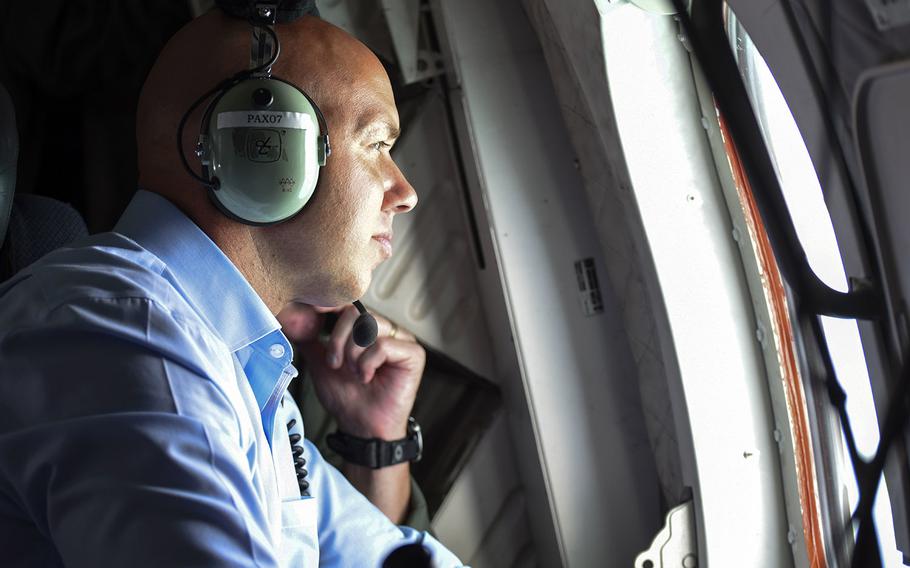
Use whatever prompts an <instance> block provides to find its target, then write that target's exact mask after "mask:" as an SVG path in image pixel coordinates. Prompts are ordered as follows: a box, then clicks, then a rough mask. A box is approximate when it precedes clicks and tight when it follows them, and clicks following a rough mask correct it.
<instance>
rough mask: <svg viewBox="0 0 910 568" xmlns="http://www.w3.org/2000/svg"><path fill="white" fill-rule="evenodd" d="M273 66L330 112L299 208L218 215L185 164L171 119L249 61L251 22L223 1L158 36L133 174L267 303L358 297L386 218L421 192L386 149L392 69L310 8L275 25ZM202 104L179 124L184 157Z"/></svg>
mask: <svg viewBox="0 0 910 568" xmlns="http://www.w3.org/2000/svg"><path fill="white" fill-rule="evenodd" d="M275 31H276V32H277V34H278V37H279V40H280V42H281V55H280V57H279V59H278V62H277V63H276V64H275V65H274V66H273V68H272V72H273V74H274V76H276V77H279V78H282V79H284V80H286V81H290V82H291V83H294V84H296V85H297V86H298V87H299V88H301V89H303V90H304V91H306V92H307V93H308V94H309V95H310V96H311V97H312V99H313V100H314V101H315V102H316V104H317V105H318V106H319V107H320V108H321V110H322V112H323V114H324V115H325V119H326V123H327V126H328V130H329V134H330V136H331V140H332V154H331V156H330V157H329V159H328V160H327V162H326V165H325V166H324V167H322V168H320V171H319V178H318V179H319V181H318V183H317V185H316V190H315V193H314V194H313V196H312V197H311V198H310V200H309V202H308V203H307V204H306V206H305V207H304V208H303V210H302V211H301V212H300V213H298V214H297V215H295V216H294V217H292V218H291V219H289V220H287V221H284V222H282V223H280V224H277V225H273V226H268V227H253V226H250V225H244V224H241V223H239V222H237V221H235V220H232V219H230V218H228V217H227V216H225V215H223V214H221V213H220V212H219V210H218V209H217V208H216V207H215V206H214V205H213V204H212V203H211V202H210V200H209V199H208V196H207V194H206V191H205V190H204V188H203V187H202V186H201V185H200V184H199V183H198V181H196V180H194V179H193V178H192V177H191V176H190V175H189V174H188V173H187V172H186V171H185V170H184V168H183V165H182V164H181V161H180V157H179V155H178V154H177V148H176V147H177V143H176V142H177V128H178V124H179V122H180V120H181V118H182V117H183V115H184V113H186V111H187V110H188V109H189V107H190V106H191V105H192V104H193V102H195V101H196V100H197V99H198V98H199V97H200V96H202V95H203V94H204V93H206V92H208V91H209V90H211V89H212V88H213V87H214V86H215V85H217V84H219V83H220V82H221V81H223V80H224V79H226V78H228V77H231V76H233V75H234V74H236V73H237V72H238V71H241V70H244V69H247V68H248V67H249V57H250V45H251V32H252V28H251V26H250V24H248V23H246V22H244V21H241V20H236V19H232V18H229V17H226V16H224V15H223V14H222V13H221V12H219V11H214V12H211V13H209V14H207V15H205V16H202V17H200V18H198V19H196V20H194V21H193V22H191V23H190V24H188V25H187V26H186V27H184V28H183V29H182V30H180V31H179V32H178V33H177V34H176V35H175V36H174V37H173V38H172V39H171V40H170V41H169V42H168V44H167V45H166V46H165V48H164V51H163V52H162V53H161V55H160V56H159V58H158V61H157V62H156V63H155V66H154V67H153V68H152V71H151V73H150V74H149V77H148V79H147V80H146V83H145V86H144V87H143V90H142V94H141V96H140V99H139V109H138V119H137V138H138V150H139V156H138V157H139V182H140V184H141V185H142V186H143V187H144V188H146V189H150V190H152V191H156V192H158V193H161V194H163V195H164V196H165V197H167V198H168V199H169V200H170V201H171V202H173V203H174V204H176V205H177V206H178V207H180V208H181V209H182V210H183V212H184V213H186V214H187V215H188V216H189V217H191V218H192V219H193V220H194V221H195V222H196V224H197V225H199V227H200V228H201V229H202V230H203V231H204V232H205V233H206V234H208V236H209V237H210V238H211V239H212V241H213V242H214V243H215V244H216V245H217V246H218V247H219V248H220V249H221V250H222V251H223V252H224V253H225V254H226V255H227V256H228V258H230V260H231V261H232V262H233V263H234V265H235V266H236V267H237V268H238V269H239V270H240V271H241V272H242V273H243V275H244V276H245V277H246V278H247V280H248V281H249V282H250V284H251V285H252V287H253V288H254V289H255V290H256V292H257V293H258V294H259V296H260V297H261V298H262V299H263V301H264V302H265V303H266V305H268V306H269V307H270V308H271V309H272V311H273V313H278V311H280V310H281V309H282V308H283V307H284V306H285V305H286V304H287V303H288V302H290V301H298V302H303V303H308V304H314V305H319V306H337V305H339V304H341V303H344V302H349V301H352V300H354V299H357V298H359V297H360V296H362V295H363V294H364V293H365V291H366V288H367V286H368V285H369V283H370V280H371V278H372V271H373V269H374V268H376V266H377V265H378V264H379V263H380V262H382V261H383V260H385V259H386V258H388V257H389V255H390V254H391V250H392V244H391V243H392V219H393V217H394V216H395V215H397V214H399V213H404V212H407V211H409V210H410V209H411V208H413V207H414V205H415V204H416V202H417V195H416V193H415V192H414V188H413V187H411V185H410V184H409V183H408V182H407V180H406V179H405V178H404V176H403V175H402V173H401V171H400V170H399V169H398V166H397V165H396V164H395V162H394V160H393V159H392V156H391V152H390V151H391V148H392V145H393V144H394V143H395V139H396V138H397V136H398V130H399V117H398V110H397V109H396V108H395V100H394V97H393V95H392V87H391V85H390V84H389V78H388V76H387V75H386V73H385V70H384V69H383V68H382V65H381V64H380V62H379V60H378V59H377V58H376V56H374V55H373V54H372V52H370V51H369V50H368V49H367V48H366V47H365V46H364V45H363V44H361V43H360V42H359V41H357V40H355V39H354V38H352V37H351V36H349V35H348V34H347V33H345V32H344V31H342V30H340V29H338V28H336V27H334V26H332V25H330V24H327V23H325V22H323V21H322V20H319V19H316V18H311V17H305V18H301V19H299V20H297V21H295V22H293V23H291V24H285V25H279V26H276V27H275ZM205 106H206V105H204V104H203V105H201V106H200V107H199V108H198V109H197V110H196V111H195V112H194V113H193V115H192V116H191V117H190V119H189V121H188V122H187V124H186V128H185V129H184V133H183V147H184V153H185V155H186V159H187V162H188V163H190V164H191V165H192V167H193V168H194V169H195V170H196V171H197V172H198V171H199V161H198V159H197V158H196V156H195V155H193V153H192V150H193V147H194V144H195V142H196V138H197V137H198V134H199V121H200V119H201V116H202V114H203V112H204V108H205Z"/></svg>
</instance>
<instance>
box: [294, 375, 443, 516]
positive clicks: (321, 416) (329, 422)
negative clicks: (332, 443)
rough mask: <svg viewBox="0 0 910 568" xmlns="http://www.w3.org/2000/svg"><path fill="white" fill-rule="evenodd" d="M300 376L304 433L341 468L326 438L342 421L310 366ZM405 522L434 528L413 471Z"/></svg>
mask: <svg viewBox="0 0 910 568" xmlns="http://www.w3.org/2000/svg"><path fill="white" fill-rule="evenodd" d="M297 380H298V381H299V383H298V385H297V388H296V389H294V390H295V391H296V393H295V394H296V397H299V398H298V404H299V406H300V409H301V410H302V411H303V424H304V434H305V436H306V438H307V439H308V440H310V441H311V442H313V443H314V444H315V445H316V447H317V448H318V449H319V453H320V454H322V457H323V459H324V460H325V461H326V462H328V463H330V464H332V465H333V466H334V467H335V468H337V469H341V464H342V462H343V461H344V460H342V459H341V456H339V455H338V454H336V453H335V452H333V451H332V449H331V448H329V447H328V446H329V445H328V443H327V442H326V438H327V437H328V435H329V434H330V433H332V432H334V431H335V430H337V429H338V424H337V423H336V422H335V420H334V419H333V418H332V416H331V415H330V414H329V413H328V412H327V411H326V410H325V407H323V406H322V404H321V403H320V402H319V397H318V396H316V389H315V388H313V381H312V379H310V376H309V373H308V372H307V371H306V369H304V372H303V373H302V374H301V376H300V377H299V378H298V379H297ZM402 524H403V525H405V526H408V527H411V528H414V529H417V530H418V531H428V530H430V514H429V509H428V507H427V500H426V497H424V495H423V491H421V490H420V485H419V484H418V483H417V480H415V479H414V476H413V475H412V476H411V498H410V501H409V502H408V511H407V515H406V516H405V519H404V522H403V523H402Z"/></svg>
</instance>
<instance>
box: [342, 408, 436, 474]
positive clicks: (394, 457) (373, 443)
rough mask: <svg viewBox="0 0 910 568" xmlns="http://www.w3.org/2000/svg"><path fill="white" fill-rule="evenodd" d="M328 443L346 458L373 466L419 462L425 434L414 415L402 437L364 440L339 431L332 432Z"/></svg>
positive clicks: (346, 459)
mask: <svg viewBox="0 0 910 568" xmlns="http://www.w3.org/2000/svg"><path fill="white" fill-rule="evenodd" d="M326 442H328V444H329V447H330V448H332V451H334V452H335V453H337V454H338V455H339V456H341V457H342V458H344V460H345V461H347V462H350V463H353V464H357V465H362V466H366V467H369V468H372V469H379V468H381V467H388V466H390V465H395V464H399V463H403V462H406V461H412V462H417V461H420V458H421V456H422V455H423V434H422V433H421V432H420V424H418V423H417V421H416V420H414V417H413V416H412V417H410V418H408V435H407V437H405V438H402V439H401V440H392V441H386V440H380V439H379V438H370V439H364V438H358V437H356V436H351V435H350V434H345V433H344V432H340V431H339V432H334V433H332V434H329V435H328V437H327V438H326Z"/></svg>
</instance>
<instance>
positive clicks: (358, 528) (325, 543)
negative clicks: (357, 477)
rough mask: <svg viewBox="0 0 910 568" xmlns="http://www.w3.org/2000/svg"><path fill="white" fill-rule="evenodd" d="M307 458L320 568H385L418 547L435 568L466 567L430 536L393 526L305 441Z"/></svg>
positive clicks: (408, 528)
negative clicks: (402, 550)
mask: <svg viewBox="0 0 910 568" xmlns="http://www.w3.org/2000/svg"><path fill="white" fill-rule="evenodd" d="M305 452H306V454H307V457H308V459H307V463H308V465H309V466H310V476H311V482H310V489H311V491H312V492H313V495H314V497H315V498H316V499H317V500H318V501H317V502H318V504H319V507H318V510H319V521H318V526H319V565H320V566H332V567H352V568H354V567H360V566H382V563H383V561H385V559H386V557H387V556H388V555H389V554H390V553H391V552H392V551H393V550H395V549H396V548H398V547H399V546H403V545H405V544H410V543H413V542H418V541H421V542H422V543H423V545H424V546H425V547H426V548H427V550H428V551H429V552H430V554H431V555H432V556H433V561H434V565H435V566H436V568H453V567H460V566H463V565H462V563H461V561H460V560H458V558H457V557H456V556H455V555H454V554H452V553H451V552H450V551H449V550H448V549H447V548H445V547H444V546H443V545H442V544H441V543H440V542H439V541H438V540H436V539H435V538H434V537H433V536H432V535H430V534H429V533H427V532H425V531H418V530H415V529H413V528H410V527H403V526H397V525H395V524H393V523H392V521H390V520H389V518H388V517H386V516H385V514H384V513H383V512H382V511H380V510H379V509H377V508H376V507H375V506H374V505H373V504H372V503H370V502H369V500H367V498H366V497H364V496H363V494H361V493H360V492H359V491H357V489H356V488H354V486H352V485H351V484H350V483H349V482H348V480H347V478H345V477H344V475H343V474H342V473H341V472H340V471H338V470H337V469H335V467H333V466H332V465H331V464H329V463H327V462H326V461H325V459H323V457H322V455H321V454H320V453H319V450H318V449H317V448H316V446H314V445H313V443H312V442H310V441H309V440H305Z"/></svg>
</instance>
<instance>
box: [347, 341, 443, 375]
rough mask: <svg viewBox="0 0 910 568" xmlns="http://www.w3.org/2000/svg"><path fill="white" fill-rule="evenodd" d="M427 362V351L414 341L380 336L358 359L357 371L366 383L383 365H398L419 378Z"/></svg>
mask: <svg viewBox="0 0 910 568" xmlns="http://www.w3.org/2000/svg"><path fill="white" fill-rule="evenodd" d="M425 363H426V352H425V351H424V350H423V347H421V346H420V345H419V344H417V343H414V342H413V341H408V340H402V339H397V338H395V339H393V338H391V337H380V338H379V339H377V340H376V343H374V344H373V346H372V347H370V348H369V349H367V350H366V351H364V352H363V354H362V355H361V356H360V358H359V359H358V360H357V372H358V374H359V375H360V379H361V380H362V381H363V382H364V383H369V382H370V381H372V380H373V377H374V376H375V375H376V371H377V370H378V369H379V368H380V367H382V366H383V365H389V366H393V367H398V368H399V369H401V370H402V371H405V372H409V373H415V374H416V375H417V377H418V378H419V376H420V374H421V373H422V372H423V367H424V364H425Z"/></svg>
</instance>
